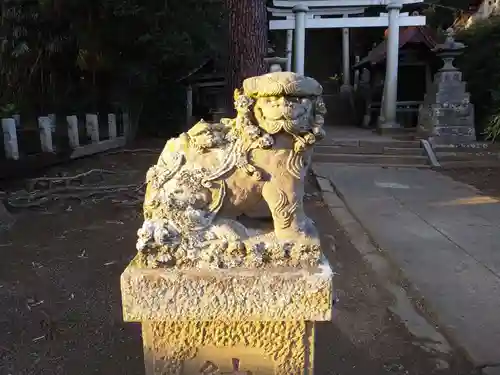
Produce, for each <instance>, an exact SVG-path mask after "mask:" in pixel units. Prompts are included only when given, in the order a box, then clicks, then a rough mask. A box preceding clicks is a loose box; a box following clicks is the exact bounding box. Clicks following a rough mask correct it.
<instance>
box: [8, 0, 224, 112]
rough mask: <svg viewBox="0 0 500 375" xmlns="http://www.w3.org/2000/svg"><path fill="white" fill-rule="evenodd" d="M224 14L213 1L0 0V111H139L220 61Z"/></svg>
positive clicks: (220, 6) (163, 108)
mask: <svg viewBox="0 0 500 375" xmlns="http://www.w3.org/2000/svg"><path fill="white" fill-rule="evenodd" d="M222 13H223V8H222V4H221V2H220V1H217V0H182V1H178V0H161V1H160V0H64V1H63V0H2V2H1V14H0V17H1V19H0V21H1V22H0V110H1V111H2V112H3V113H2V114H3V115H5V114H9V113H13V112H19V111H21V112H22V113H23V114H24V113H29V112H32V113H38V114H40V113H45V114H46V113H51V112H57V111H63V112H66V113H68V112H75V111H78V110H82V111H90V110H97V109H99V107H102V106H110V105H115V106H119V107H127V108H129V109H132V110H133V109H134V108H135V109H136V110H137V111H138V112H140V109H141V108H142V105H143V103H144V102H145V101H147V100H148V98H151V97H156V96H158V93H159V92H165V91H170V90H174V91H175V85H174V84H173V82H175V80H176V78H178V77H179V76H181V75H182V74H185V72H187V71H189V70H190V69H192V68H193V67H195V66H197V65H199V64H200V63H201V61H203V60H204V59H207V58H209V57H210V58H213V57H217V56H218V55H219V53H220V50H221V47H222V48H223V47H224V46H223V45H222V46H221V43H220V40H221V39H224V38H221V35H223V34H224V33H225V29H224V28H223V26H222V22H221V20H222ZM173 96H175V95H174V93H173V92H172V93H171V94H170V95H169V99H170V100H171V99H172V97H173ZM165 104H167V103H164V105H165ZM164 105H163V106H162V111H165V106H164ZM177 107H179V106H177ZM172 109H173V110H174V109H175V108H172Z"/></svg>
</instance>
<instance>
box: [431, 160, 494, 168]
mask: <svg viewBox="0 0 500 375" xmlns="http://www.w3.org/2000/svg"><path fill="white" fill-rule="evenodd" d="M439 163H440V164H441V168H444V169H458V168H499V167H500V160H491V159H489V160H488V159H486V160H485V159H476V160H454V161H441V160H440V161H439Z"/></svg>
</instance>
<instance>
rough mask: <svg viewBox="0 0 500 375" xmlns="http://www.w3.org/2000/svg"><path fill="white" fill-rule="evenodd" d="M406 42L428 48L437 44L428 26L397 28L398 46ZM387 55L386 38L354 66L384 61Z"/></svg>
mask: <svg viewBox="0 0 500 375" xmlns="http://www.w3.org/2000/svg"><path fill="white" fill-rule="evenodd" d="M407 43H422V44H424V45H425V46H427V47H428V48H429V49H432V48H434V47H435V46H436V45H437V42H436V39H435V37H434V36H433V31H432V29H430V28H429V27H428V26H409V27H404V28H401V29H400V30H399V48H401V47H403V46H404V45H405V44H407ZM386 55H387V40H384V41H383V42H382V43H380V44H378V45H377V46H375V48H373V49H372V50H371V51H370V52H369V53H368V55H367V56H366V57H365V58H363V59H362V60H361V61H360V62H359V63H358V64H356V65H355V66H354V68H359V67H362V66H364V65H366V64H377V63H379V62H381V61H384V60H385V58H386Z"/></svg>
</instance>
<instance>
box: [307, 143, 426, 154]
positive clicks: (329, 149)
mask: <svg viewBox="0 0 500 375" xmlns="http://www.w3.org/2000/svg"><path fill="white" fill-rule="evenodd" d="M314 153H315V154H362V155H367V154H374V155H394V156H397V155H415V156H422V155H424V149H422V148H410V147H406V148H405V147H401V148H400V147H380V146H378V145H370V146H365V147H351V146H323V145H319V146H316V147H315V148H314Z"/></svg>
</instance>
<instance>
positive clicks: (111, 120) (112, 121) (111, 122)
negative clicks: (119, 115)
mask: <svg viewBox="0 0 500 375" xmlns="http://www.w3.org/2000/svg"><path fill="white" fill-rule="evenodd" d="M108 131H109V139H115V138H116V137H117V135H118V134H117V132H116V115H115V114H114V113H109V114H108Z"/></svg>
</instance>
